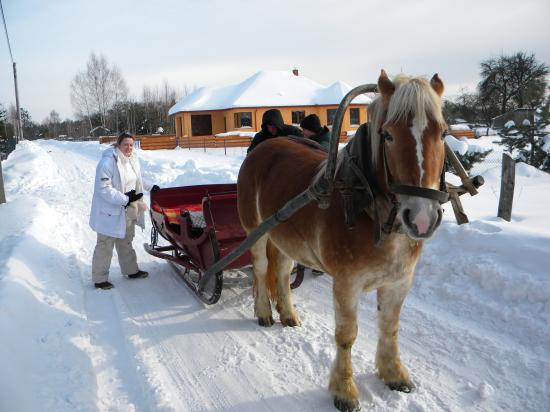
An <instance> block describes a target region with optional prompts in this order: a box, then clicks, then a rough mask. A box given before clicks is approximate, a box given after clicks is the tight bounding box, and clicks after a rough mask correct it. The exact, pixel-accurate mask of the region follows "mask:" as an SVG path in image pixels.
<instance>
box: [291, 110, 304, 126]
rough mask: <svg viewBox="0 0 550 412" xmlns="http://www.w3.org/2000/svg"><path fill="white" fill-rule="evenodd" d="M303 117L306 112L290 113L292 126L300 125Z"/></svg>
mask: <svg viewBox="0 0 550 412" xmlns="http://www.w3.org/2000/svg"><path fill="white" fill-rule="evenodd" d="M304 117H306V112H304V111H296V112H292V124H300V123H301V122H302V120H304Z"/></svg>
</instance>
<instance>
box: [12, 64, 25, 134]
mask: <svg viewBox="0 0 550 412" xmlns="http://www.w3.org/2000/svg"><path fill="white" fill-rule="evenodd" d="M15 64H16V63H15V62H13V82H14V83H15V107H16V109H17V128H18V129H19V133H17V138H16V141H17V143H19V142H20V141H21V140H23V123H22V122H21V109H20V108H19V88H18V87H17V67H16V65H15Z"/></svg>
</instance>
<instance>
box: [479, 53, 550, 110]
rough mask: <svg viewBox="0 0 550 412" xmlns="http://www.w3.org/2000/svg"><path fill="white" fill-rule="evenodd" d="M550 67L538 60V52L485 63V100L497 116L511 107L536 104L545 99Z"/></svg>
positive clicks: (482, 89)
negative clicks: (536, 55) (536, 54)
mask: <svg viewBox="0 0 550 412" xmlns="http://www.w3.org/2000/svg"><path fill="white" fill-rule="evenodd" d="M548 73H549V68H548V66H547V65H546V64H544V63H539V62H537V60H536V58H535V55H534V54H530V55H528V54H526V53H523V52H518V53H516V54H513V55H511V56H504V55H502V56H499V57H498V58H496V59H495V58H491V59H488V60H484V61H482V62H481V82H480V83H479V85H478V90H479V96H480V99H481V101H482V103H483V104H484V105H486V106H492V107H493V109H492V111H493V112H496V113H495V114H494V115H495V116H496V115H498V114H502V113H505V112H507V111H508V110H510V109H514V108H518V107H525V106H526V105H527V106H529V107H535V106H537V105H539V104H540V103H541V102H542V99H543V98H544V92H545V87H546V76H547V75H548Z"/></svg>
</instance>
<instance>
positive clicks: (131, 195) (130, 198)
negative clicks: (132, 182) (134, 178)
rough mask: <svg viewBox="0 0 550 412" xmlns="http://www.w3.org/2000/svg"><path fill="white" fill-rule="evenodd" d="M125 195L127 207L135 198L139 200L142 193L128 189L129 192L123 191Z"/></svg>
mask: <svg viewBox="0 0 550 412" xmlns="http://www.w3.org/2000/svg"><path fill="white" fill-rule="evenodd" d="M124 194H125V195H126V196H128V203H126V206H124V207H128V206H129V205H130V203H132V202H135V201H136V200H139V199H141V198H142V197H143V193H136V191H135V190H134V189H132V190H130V191H129V192H126V193H124Z"/></svg>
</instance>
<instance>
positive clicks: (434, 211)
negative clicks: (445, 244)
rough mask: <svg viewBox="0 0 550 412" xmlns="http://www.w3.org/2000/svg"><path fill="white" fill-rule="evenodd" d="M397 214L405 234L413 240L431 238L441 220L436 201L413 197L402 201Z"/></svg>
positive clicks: (441, 214)
mask: <svg viewBox="0 0 550 412" xmlns="http://www.w3.org/2000/svg"><path fill="white" fill-rule="evenodd" d="M399 212H400V217H401V222H402V224H403V228H404V229H405V233H406V234H407V235H408V236H409V237H410V238H412V239H415V240H422V239H428V238H429V237H431V236H432V235H433V233H434V232H435V230H436V229H437V228H438V227H439V225H440V224H441V219H442V218H443V209H442V208H441V204H440V203H439V202H438V201H434V200H429V199H420V198H415V197H407V198H405V199H403V200H402V203H401V207H400V211H399Z"/></svg>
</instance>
